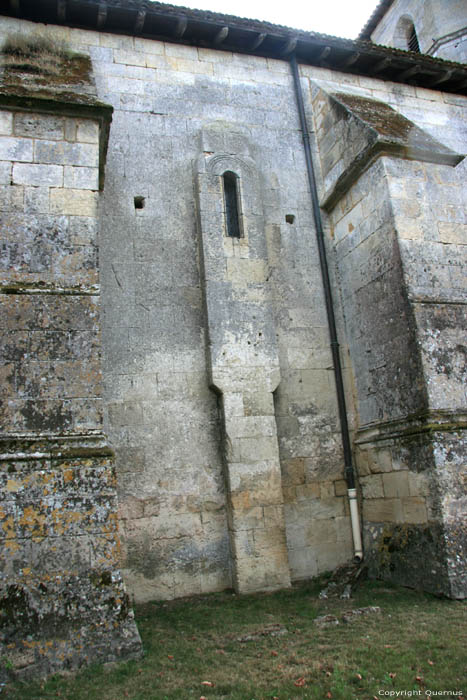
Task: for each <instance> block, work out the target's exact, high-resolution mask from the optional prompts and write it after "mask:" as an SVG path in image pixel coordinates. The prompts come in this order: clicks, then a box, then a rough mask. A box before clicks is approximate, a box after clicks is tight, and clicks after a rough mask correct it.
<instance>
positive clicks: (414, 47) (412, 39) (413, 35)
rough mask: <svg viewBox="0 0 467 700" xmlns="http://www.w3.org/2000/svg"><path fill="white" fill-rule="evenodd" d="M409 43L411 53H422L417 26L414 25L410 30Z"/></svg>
mask: <svg viewBox="0 0 467 700" xmlns="http://www.w3.org/2000/svg"><path fill="white" fill-rule="evenodd" d="M407 41H408V45H409V50H410V51H415V52H416V53H420V44H419V43H418V36H417V32H416V31H415V26H414V25H413V24H412V26H411V27H410V28H409V32H408V38H407Z"/></svg>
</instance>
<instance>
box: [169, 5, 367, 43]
mask: <svg viewBox="0 0 467 700" xmlns="http://www.w3.org/2000/svg"><path fill="white" fill-rule="evenodd" d="M167 2H169V3H170V4H172V5H184V6H185V7H191V8H193V9H196V10H211V11H212V12H222V13H223V14H226V15H236V16H237V17H247V18H248V19H259V20H263V21H265V22H274V23H275V24H284V25H285V26H287V27H293V28H295V29H305V30H307V31H313V32H321V33H322V34H332V35H334V36H341V37H347V38H349V39H356V38H357V34H358V33H359V32H360V30H361V29H363V26H364V25H365V23H366V21H367V20H368V18H369V17H370V15H371V13H372V12H373V10H374V9H375V7H376V6H377V5H378V4H379V0H280V1H279V0H167Z"/></svg>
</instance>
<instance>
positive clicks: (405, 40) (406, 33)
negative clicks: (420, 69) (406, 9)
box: [393, 15, 421, 53]
mask: <svg viewBox="0 0 467 700" xmlns="http://www.w3.org/2000/svg"><path fill="white" fill-rule="evenodd" d="M393 46H394V47H395V48H397V49H404V50H405V51H407V50H408V51H415V52H416V53H421V52H420V44H419V43H418V36H417V32H416V29H415V25H414V22H413V19H412V18H411V17H409V16H408V15H402V17H399V21H398V22H397V25H396V30H395V32H394V38H393Z"/></svg>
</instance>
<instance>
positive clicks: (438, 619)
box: [5, 581, 467, 700]
mask: <svg viewBox="0 0 467 700" xmlns="http://www.w3.org/2000/svg"><path fill="white" fill-rule="evenodd" d="M322 586H323V582H322V581H321V584H320V583H319V582H316V581H315V582H312V583H309V584H302V585H300V586H296V587H294V588H292V589H290V590H287V591H280V592H278V593H275V594H268V595H267V594H258V595H252V596H244V597H239V596H236V595H234V594H232V593H231V592H225V593H220V594H212V595H208V596H202V597H195V598H190V599H183V600H178V601H172V602H156V603H150V604H147V605H140V606H137V607H136V611H135V612H136V617H137V621H138V627H139V630H140V633H141V637H142V639H143V644H144V648H145V652H146V653H145V657H144V659H142V660H141V661H132V662H129V663H122V664H119V665H115V666H112V667H111V668H109V667H107V668H105V667H102V666H96V667H93V668H91V669H88V670H86V671H83V672H82V673H80V674H79V675H78V676H76V677H75V678H63V677H59V676H55V677H53V678H51V679H50V680H48V681H47V682H45V683H42V684H22V685H17V686H15V687H14V688H11V689H9V690H8V692H7V693H6V694H5V696H6V697H8V698H11V699H13V698H15V699H16V698H21V699H23V698H28V700H35V699H36V698H37V699H39V698H40V699H41V700H42V699H43V698H57V697H58V698H62V699H64V698H66V699H67V700H85V699H86V700H125V698H130V699H131V700H149V699H153V700H190V699H192V698H193V699H194V700H199V699H200V698H201V697H202V696H204V697H205V698H206V700H220V698H224V699H227V698H228V699H229V700H273V698H278V699H279V700H292V699H295V698H301V699H308V700H312V699H313V700H315V699H316V700H317V699H321V698H333V699H334V700H352V699H353V698H359V699H360V698H361V699H364V700H372V699H373V698H377V699H378V700H379V699H380V698H390V697H397V696H396V694H395V693H396V691H405V697H411V695H410V694H409V693H410V691H412V693H413V694H412V697H427V693H426V691H427V690H429V691H431V692H432V696H433V697H439V695H438V696H435V695H434V691H438V692H439V691H450V692H451V693H452V695H448V696H447V695H443V696H442V697H451V698H453V697H457V698H459V697H461V695H459V693H462V692H464V697H465V698H467V678H466V669H467V660H466V652H465V650H466V648H467V637H466V630H467V625H466V607H465V605H464V604H463V603H461V602H458V601H449V600H444V599H438V598H435V597H433V596H430V595H428V594H423V593H419V592H415V591H411V590H408V589H404V588H395V587H391V586H389V585H387V584H381V583H378V582H365V583H364V584H363V585H362V586H361V587H360V588H359V589H358V590H357V591H356V592H355V594H354V597H353V598H352V599H351V600H350V601H342V600H339V599H337V600H334V599H329V600H320V599H319V598H318V593H319V590H320V588H321V587H322ZM369 605H372V606H375V605H377V606H380V607H381V614H372V615H365V616H360V617H359V618H358V619H357V620H355V621H354V622H352V623H351V624H343V623H342V622H341V623H340V624H339V625H337V626H333V627H326V628H323V629H320V628H319V627H318V626H317V625H316V624H315V623H314V619H315V617H317V616H318V615H327V614H333V615H335V616H337V617H338V618H339V617H340V616H341V615H342V614H343V613H344V612H345V611H347V610H350V609H353V608H358V607H362V606H369ZM273 625H283V626H284V627H285V628H286V629H287V633H286V634H282V635H280V636H272V635H271V634H266V635H259V636H258V637H257V638H255V639H253V640H251V641H244V642H242V641H238V638H239V637H245V636H247V635H252V634H253V635H255V634H257V633H259V632H260V631H261V630H263V631H267V630H268V629H269V630H271V629H272V626H273ZM203 681H209V682H210V683H212V684H213V685H212V686H206V685H202V682H203ZM296 683H299V685H295V684H296ZM414 691H416V694H415V693H414ZM419 691H421V692H420V694H419ZM390 693H393V694H392V695H391V694H390ZM455 693H457V695H455ZM398 697H404V695H402V696H401V695H399V696H398Z"/></svg>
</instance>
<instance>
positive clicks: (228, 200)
mask: <svg viewBox="0 0 467 700" xmlns="http://www.w3.org/2000/svg"><path fill="white" fill-rule="evenodd" d="M222 184H223V188H224V206H225V209H224V211H225V227H226V233H227V236H229V238H241V237H242V227H241V220H240V211H241V210H240V192H239V183H238V176H237V175H236V174H235V173H234V172H232V171H231V170H226V171H225V173H224V174H223V175H222Z"/></svg>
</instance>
